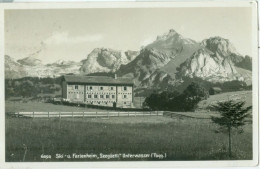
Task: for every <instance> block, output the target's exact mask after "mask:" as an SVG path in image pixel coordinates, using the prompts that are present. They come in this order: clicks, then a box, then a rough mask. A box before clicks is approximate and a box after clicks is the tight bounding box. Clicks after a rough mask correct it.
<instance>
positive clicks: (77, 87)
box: [74, 85, 127, 91]
mask: <svg viewBox="0 0 260 169" xmlns="http://www.w3.org/2000/svg"><path fill="white" fill-rule="evenodd" d="M74 89H79V86H78V85H75V86H74ZM86 90H93V87H92V86H88V87H86ZM99 90H104V87H103V86H100V87H99ZM109 90H114V87H110V88H109ZM123 90H124V91H126V90H127V86H124V88H123Z"/></svg>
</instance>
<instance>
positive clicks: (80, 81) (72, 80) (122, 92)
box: [62, 75, 134, 108]
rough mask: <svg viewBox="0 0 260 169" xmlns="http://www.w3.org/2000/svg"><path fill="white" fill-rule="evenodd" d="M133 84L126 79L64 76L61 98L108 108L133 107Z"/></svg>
mask: <svg viewBox="0 0 260 169" xmlns="http://www.w3.org/2000/svg"><path fill="white" fill-rule="evenodd" d="M133 86H134V83H133V81H132V80H131V79H128V78H117V77H116V76H115V78H112V77H107V76H79V75H65V76H63V78H62V97H63V98H64V99H66V100H69V101H72V102H82V103H86V104H91V105H101V106H110V107H125V108H126V107H133V98H134V95H133Z"/></svg>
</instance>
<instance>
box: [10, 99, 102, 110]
mask: <svg viewBox="0 0 260 169" xmlns="http://www.w3.org/2000/svg"><path fill="white" fill-rule="evenodd" d="M5 111H6V112H19V111H20V112H55V111H56V112H71V111H74V112H76V111H81V112H82V111H106V110H102V109H93V108H85V107H77V106H66V105H54V104H52V103H41V102H27V103H22V102H12V101H6V102H5Z"/></svg>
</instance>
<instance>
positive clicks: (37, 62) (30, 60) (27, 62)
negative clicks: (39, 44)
mask: <svg viewBox="0 0 260 169" xmlns="http://www.w3.org/2000/svg"><path fill="white" fill-rule="evenodd" d="M17 62H18V63H20V64H22V65H27V66H37V65H42V61H41V60H40V59H37V58H35V57H34V56H29V57H26V58H23V59H20V60H17Z"/></svg>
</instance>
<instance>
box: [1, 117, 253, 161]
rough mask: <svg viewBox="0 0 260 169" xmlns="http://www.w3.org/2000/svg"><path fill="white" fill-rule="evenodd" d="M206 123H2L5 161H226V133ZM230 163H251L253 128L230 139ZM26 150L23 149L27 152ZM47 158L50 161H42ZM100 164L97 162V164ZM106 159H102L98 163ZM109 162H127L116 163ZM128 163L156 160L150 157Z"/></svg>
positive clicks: (143, 120)
mask: <svg viewBox="0 0 260 169" xmlns="http://www.w3.org/2000/svg"><path fill="white" fill-rule="evenodd" d="M216 129H217V126H215V125H214V124H212V123H211V122H210V121H209V120H201V119H190V118H184V119H183V118H182V119H178V118H175V119H172V118H167V117H138V118H137V117H121V118H120V117H119V118H117V117H115V118H110V119H106V118H105V119H95V118H94V119H80V118H78V119H77V118H75V119H65V118H64V119H61V120H58V119H50V120H47V119H22V118H20V119H17V118H8V119H6V161H23V159H24V161H79V160H84V161H87V160H90V161H95V160H98V159H73V158H72V159H66V158H62V159H56V158H54V157H55V154H57V153H59V154H72V153H77V154H86V153H88V154H91V153H93V154H99V153H103V154H111V153H112V154H115V153H131V154H140V153H141V154H144V153H148V154H150V153H158V154H159V153H162V154H164V153H166V154H167V157H166V158H164V159H163V160H228V159H229V158H228V155H227V154H228V153H227V141H228V137H227V135H225V134H217V133H215V132H214V130H216ZM232 138H233V155H234V157H233V158H232V159H239V160H246V159H248V160H249V159H252V126H251V125H247V126H245V132H244V133H243V134H235V133H234V134H233V136H232ZM25 147H27V150H25ZM41 154H45V155H46V154H48V155H51V156H52V158H51V159H47V160H46V159H43V158H41ZM99 160H100V159H99ZM102 160H106V159H102ZM113 160H126V159H122V158H117V159H113ZM127 160H158V159H154V158H142V159H127Z"/></svg>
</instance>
